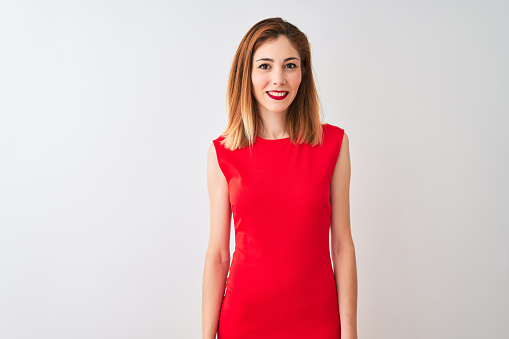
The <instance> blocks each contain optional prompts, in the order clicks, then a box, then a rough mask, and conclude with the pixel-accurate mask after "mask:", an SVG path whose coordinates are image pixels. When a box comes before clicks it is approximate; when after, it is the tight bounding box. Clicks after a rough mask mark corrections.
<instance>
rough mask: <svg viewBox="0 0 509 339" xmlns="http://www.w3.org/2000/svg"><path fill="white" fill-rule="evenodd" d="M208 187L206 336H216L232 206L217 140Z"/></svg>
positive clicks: (212, 149)
mask: <svg viewBox="0 0 509 339" xmlns="http://www.w3.org/2000/svg"><path fill="white" fill-rule="evenodd" d="M207 187H208V192H209V199H210V239H209V245H208V248H207V254H206V256H205V268H204V273H203V295H202V338H203V339H215V338H216V334H217V328H218V324H219V314H220V311H221V303H222V301H223V295H224V292H225V288H226V277H227V275H228V270H229V268H230V227H231V207H230V199H229V194H228V184H227V182H226V178H225V177H224V175H223V172H222V171H221V169H220V167H219V164H218V162H217V156H216V150H215V147H214V145H213V144H211V145H210V147H209V149H208V153H207Z"/></svg>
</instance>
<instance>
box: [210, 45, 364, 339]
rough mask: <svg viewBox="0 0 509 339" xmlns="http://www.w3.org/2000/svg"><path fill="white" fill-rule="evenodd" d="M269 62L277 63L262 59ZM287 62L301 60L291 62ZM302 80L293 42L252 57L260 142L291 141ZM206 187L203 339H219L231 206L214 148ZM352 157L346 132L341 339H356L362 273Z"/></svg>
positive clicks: (339, 194)
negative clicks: (291, 117)
mask: <svg viewBox="0 0 509 339" xmlns="http://www.w3.org/2000/svg"><path fill="white" fill-rule="evenodd" d="M261 58H270V59H272V61H267V60H259V59H261ZM287 58H297V59H292V60H287V61H285V59H287ZM301 79H302V73H301V64H300V58H299V53H298V51H297V50H296V49H295V48H294V47H293V46H292V45H291V43H290V41H289V40H288V38H286V37H285V36H280V37H279V38H278V39H277V40H274V41H269V42H266V43H264V44H263V45H261V46H260V47H259V48H258V49H257V50H256V51H255V53H254V55H253V70H252V84H253V95H254V97H255V99H256V101H257V104H258V108H259V112H260V118H261V120H262V126H261V131H262V132H261V134H260V135H259V136H260V137H262V138H264V139H280V138H286V137H288V136H289V135H288V133H286V131H285V123H284V122H285V115H286V113H287V111H288V107H289V106H290V104H291V102H292V101H293V99H294V98H295V96H296V95H297V91H298V88H299V85H300V82H301ZM269 90H285V91H288V92H289V94H288V96H287V98H285V99H283V100H274V99H271V98H270V97H269V96H268V95H267V94H266V91H269ZM207 188H208V192H209V199H210V239H209V244H208V248H207V252H206V256H205V269H204V275H203V297H202V338H203V339H215V338H216V332H217V325H218V322H219V314H220V310H221V302H222V300H223V295H224V292H225V287H226V278H227V275H228V270H229V265H230V227H231V217H232V214H231V206H230V201H229V193H228V184H227V182H226V179H225V177H224V175H223V173H222V171H221V169H220V168H219V164H218V162H217V155H216V151H215V147H214V145H213V144H211V145H210V146H209V149H208V153H207ZM349 190H350V153H349V141H348V136H347V135H346V133H345V134H344V136H343V142H342V145H341V150H340V152H339V156H338V160H337V163H336V165H335V169H334V173H333V175H332V180H331V208H332V212H331V213H332V215H331V218H332V219H331V220H332V221H331V256H332V261H333V267H334V277H335V279H336V286H337V292H338V302H339V311H340V314H341V316H340V320H341V338H342V339H357V316H356V315H357V272H356V262H355V248H354V244H353V240H352V235H351V229H350V202H349Z"/></svg>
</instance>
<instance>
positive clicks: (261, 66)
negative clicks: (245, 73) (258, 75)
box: [258, 64, 269, 69]
mask: <svg viewBox="0 0 509 339" xmlns="http://www.w3.org/2000/svg"><path fill="white" fill-rule="evenodd" d="M263 66H269V64H261V65H260V66H258V68H261V69H267V68H264V67H263Z"/></svg>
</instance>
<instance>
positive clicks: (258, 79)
mask: <svg viewBox="0 0 509 339" xmlns="http://www.w3.org/2000/svg"><path fill="white" fill-rule="evenodd" d="M251 81H252V83H253V89H254V90H255V91H260V90H262V89H263V86H264V80H263V77H262V76H259V75H256V74H253V75H252V76H251Z"/></svg>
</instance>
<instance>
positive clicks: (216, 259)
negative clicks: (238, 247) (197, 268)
mask: <svg viewBox="0 0 509 339" xmlns="http://www.w3.org/2000/svg"><path fill="white" fill-rule="evenodd" d="M206 257H207V259H208V260H209V261H210V262H211V263H215V264H219V265H221V266H224V265H226V266H229V265H230V252H229V251H228V252H226V251H210V250H209V251H207V254H206Z"/></svg>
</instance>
